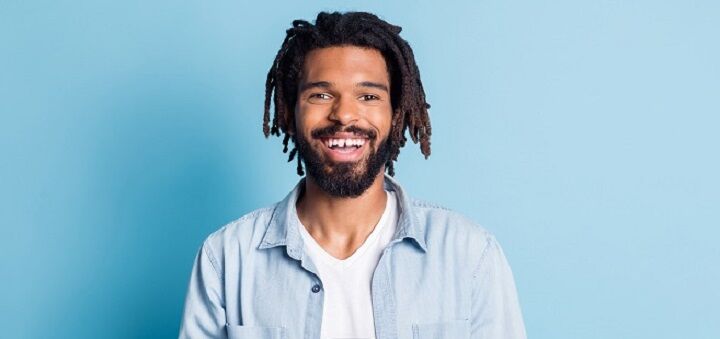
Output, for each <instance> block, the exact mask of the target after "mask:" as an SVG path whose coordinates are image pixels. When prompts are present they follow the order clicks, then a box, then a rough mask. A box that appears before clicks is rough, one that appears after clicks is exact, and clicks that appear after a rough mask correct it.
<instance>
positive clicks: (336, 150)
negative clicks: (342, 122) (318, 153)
mask: <svg viewBox="0 0 720 339" xmlns="http://www.w3.org/2000/svg"><path fill="white" fill-rule="evenodd" d="M367 141H368V140H367V139H365V138H345V139H342V138H323V139H322V143H323V145H325V147H324V148H323V150H324V151H325V155H326V156H327V157H328V158H329V159H330V160H333V161H335V162H349V161H358V160H360V158H361V157H362V154H363V151H364V149H365V144H367Z"/></svg>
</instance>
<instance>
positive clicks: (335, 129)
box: [310, 125, 377, 140]
mask: <svg viewBox="0 0 720 339" xmlns="http://www.w3.org/2000/svg"><path fill="white" fill-rule="evenodd" d="M339 132H346V133H354V134H357V135H359V136H364V137H367V138H368V139H371V140H374V139H375V138H376V137H377V133H375V131H373V130H371V129H364V128H360V127H357V126H354V125H353V126H348V127H345V128H343V127H342V126H340V125H330V126H327V127H322V128H318V129H314V130H313V131H312V132H310V134H311V136H312V137H313V138H315V139H320V138H328V137H331V136H332V135H333V134H335V133H339Z"/></svg>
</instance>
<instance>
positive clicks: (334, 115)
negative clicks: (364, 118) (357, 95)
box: [328, 96, 360, 125]
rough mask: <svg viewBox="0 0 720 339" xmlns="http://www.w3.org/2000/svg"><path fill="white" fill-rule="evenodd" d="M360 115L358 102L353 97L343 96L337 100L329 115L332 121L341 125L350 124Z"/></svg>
mask: <svg viewBox="0 0 720 339" xmlns="http://www.w3.org/2000/svg"><path fill="white" fill-rule="evenodd" d="M359 117H360V108H359V107H358V103H357V102H356V101H355V100H353V99H352V97H348V96H345V97H341V98H340V99H339V100H337V101H336V102H335V104H334V105H333V107H332V111H331V112H330V115H329V116H328V119H329V120H330V121H333V122H335V123H337V124H340V125H350V124H352V123H353V122H355V121H357V120H358V119H359Z"/></svg>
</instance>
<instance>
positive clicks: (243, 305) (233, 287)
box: [180, 175, 525, 339]
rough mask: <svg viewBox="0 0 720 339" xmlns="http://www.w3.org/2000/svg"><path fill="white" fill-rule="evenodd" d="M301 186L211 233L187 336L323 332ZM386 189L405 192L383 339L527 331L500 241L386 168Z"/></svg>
mask: <svg viewBox="0 0 720 339" xmlns="http://www.w3.org/2000/svg"><path fill="white" fill-rule="evenodd" d="M303 185H304V179H301V180H300V182H299V183H298V184H297V186H295V188H294V189H293V190H292V191H291V192H290V193H289V194H288V195H287V197H286V198H285V199H284V200H283V201H281V202H279V203H276V204H274V205H273V206H270V207H266V208H262V209H258V210H255V211H253V212H251V213H248V214H246V215H245V216H243V217H241V218H240V219H238V220H236V221H234V222H231V223H230V224H228V225H225V226H224V227H222V228H221V229H219V230H218V231H216V232H214V233H212V234H211V235H210V236H208V238H207V239H206V240H205V242H204V243H203V245H202V247H201V248H200V250H199V251H198V254H197V256H196V258H195V263H194V266H193V269H192V274H191V277H190V284H189V287H188V291H187V297H186V299H185V310H184V315H183V319H182V324H181V326H180V338H256V339H263V338H273V339H279V338H283V339H295V338H306V339H311V338H312V339H317V338H319V337H320V322H321V320H322V307H323V295H324V293H323V292H324V290H323V285H322V281H320V279H319V278H318V276H317V270H316V269H315V265H313V263H312V261H311V260H310V258H309V257H308V255H307V253H305V252H304V244H303V240H302V238H301V235H300V233H299V228H298V225H299V222H300V221H299V219H298V216H297V211H296V209H295V202H296V201H297V198H298V195H299V193H300V192H301V190H302V187H303ZM385 189H386V190H392V191H395V192H396V194H397V198H398V207H399V218H398V225H397V231H396V233H395V235H394V237H393V240H392V241H391V242H390V244H389V245H388V246H387V247H386V248H385V250H384V251H383V254H382V256H381V258H380V261H379V262H378V265H377V267H376V269H375V273H374V275H373V279H372V286H371V290H372V304H373V305H372V307H373V318H374V320H375V333H376V338H378V339H385V338H387V339H391V338H393V339H394V338H402V339H410V338H448V339H460V338H493V339H515V338H525V327H524V325H523V320H522V315H521V312H520V306H519V303H518V298H517V292H516V288H515V283H514V281H513V275H512V272H511V271H510V267H509V265H508V263H507V261H506V259H505V256H504V254H503V251H502V249H501V248H500V245H499V244H498V243H497V241H496V240H495V238H494V237H493V236H492V235H491V234H490V233H488V232H487V231H486V230H484V229H483V228H482V227H481V226H479V225H478V224H476V223H474V222H472V221H471V220H469V219H467V218H465V217H464V216H462V215H460V214H459V213H457V212H453V211H451V210H449V209H446V208H443V207H439V206H436V205H433V204H430V203H427V202H421V201H418V200H414V199H411V198H409V197H408V196H407V195H406V194H405V192H404V191H403V189H402V188H401V187H400V184H399V183H398V182H397V181H395V179H393V178H391V177H390V176H387V175H386V176H385Z"/></svg>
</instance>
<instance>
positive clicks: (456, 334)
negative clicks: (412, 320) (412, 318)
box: [412, 320, 470, 339]
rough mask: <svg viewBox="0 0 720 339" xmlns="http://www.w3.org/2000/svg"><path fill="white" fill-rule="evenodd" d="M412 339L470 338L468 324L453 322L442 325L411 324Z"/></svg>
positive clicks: (458, 321) (465, 322) (462, 321)
mask: <svg viewBox="0 0 720 339" xmlns="http://www.w3.org/2000/svg"><path fill="white" fill-rule="evenodd" d="M412 331H413V338H414V339H463V338H470V322H469V321H468V320H455V321H448V322H442V323H431V324H413V325H412Z"/></svg>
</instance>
